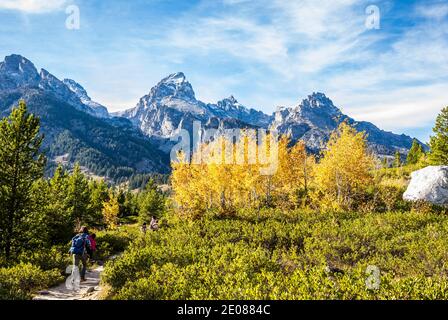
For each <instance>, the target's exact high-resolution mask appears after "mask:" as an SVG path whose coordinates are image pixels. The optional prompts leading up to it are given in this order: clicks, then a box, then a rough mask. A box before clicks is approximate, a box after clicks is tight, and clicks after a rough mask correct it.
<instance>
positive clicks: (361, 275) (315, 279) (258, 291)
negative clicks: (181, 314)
mask: <svg viewBox="0 0 448 320" xmlns="http://www.w3.org/2000/svg"><path fill="white" fill-rule="evenodd" d="M167 219H168V220H167V222H166V224H165V226H164V228H161V229H160V231H158V232H148V234H147V235H146V237H139V238H138V239H137V240H135V241H133V242H132V243H131V244H130V245H129V247H128V248H127V249H126V250H125V252H124V254H123V255H122V256H120V257H119V258H117V259H116V260H114V261H112V262H110V263H108V264H107V265H106V269H105V272H104V274H103V280H104V281H105V282H106V283H108V284H109V285H110V286H111V293H112V296H113V297H114V298H115V299H432V298H434V297H436V298H437V299H439V298H440V299H443V298H444V297H446V296H447V294H448V293H447V287H448V286H447V285H446V284H445V283H446V280H447V279H446V275H447V274H448V265H446V261H448V251H447V250H446V238H447V237H448V217H447V216H446V215H441V214H439V213H437V212H429V213H426V214H422V213H421V212H417V211H411V212H409V211H407V212H386V213H363V214H361V213H356V212H339V213H331V212H324V213H319V212H313V211H309V210H308V211H307V210H304V211H302V210H301V211H292V212H281V211H279V210H275V209H273V210H267V209H264V210H261V211H259V212H254V211H252V212H251V211H241V212H240V213H239V214H238V216H236V217H234V218H216V217H214V216H213V215H211V216H208V217H207V218H204V219H201V220H197V221H194V222H193V221H183V220H180V219H177V218H175V217H170V216H168V217H167ZM369 265H375V266H377V267H378V268H379V269H380V271H381V286H380V289H379V290H369V289H367V288H366V284H365V281H366V278H367V275H366V269H367V266H369ZM328 270H330V272H329V271H328ZM331 270H338V271H336V272H333V271H331Z"/></svg>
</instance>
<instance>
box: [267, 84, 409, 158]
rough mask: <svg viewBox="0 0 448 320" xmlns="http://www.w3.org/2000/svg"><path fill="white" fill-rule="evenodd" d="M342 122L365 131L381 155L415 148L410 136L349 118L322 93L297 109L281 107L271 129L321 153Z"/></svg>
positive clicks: (402, 152)
mask: <svg viewBox="0 0 448 320" xmlns="http://www.w3.org/2000/svg"><path fill="white" fill-rule="evenodd" d="M343 121H347V122H348V123H350V124H351V125H353V126H354V127H355V128H356V129H357V130H358V131H364V132H366V133H367V141H368V144H369V147H370V148H371V150H373V151H374V152H375V153H376V154H378V155H383V156H387V155H393V154H394V153H395V152H396V151H398V152H400V153H401V154H406V153H407V152H408V150H409V149H410V148H411V146H412V141H413V139H412V138H411V137H409V136H406V135H397V134H394V133H392V132H386V131H383V130H381V129H379V128H378V127H376V126H375V125H373V124H372V123H370V122H363V121H361V122H358V121H355V120H354V119H352V118H350V117H348V116H347V115H345V114H343V113H342V112H341V110H340V109H339V108H338V107H336V106H335V105H334V104H333V102H332V101H331V100H330V99H329V98H327V97H326V96H325V94H323V93H313V94H312V95H310V96H308V97H307V98H306V99H304V100H303V101H302V103H300V104H299V105H298V106H296V107H295V108H279V109H278V110H277V111H276V112H275V113H274V121H273V122H272V124H271V126H270V129H272V130H277V131H278V132H279V133H280V134H286V135H289V136H290V137H291V139H292V140H294V141H297V140H303V141H305V144H306V146H307V147H308V149H310V150H311V151H313V152H318V151H319V150H321V149H322V148H323V147H324V146H325V144H326V142H327V141H328V139H329V137H330V134H331V132H332V131H333V130H335V129H336V128H337V127H338V125H339V124H340V123H341V122H343Z"/></svg>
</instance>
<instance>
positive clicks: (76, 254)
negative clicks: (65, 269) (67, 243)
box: [69, 227, 91, 281]
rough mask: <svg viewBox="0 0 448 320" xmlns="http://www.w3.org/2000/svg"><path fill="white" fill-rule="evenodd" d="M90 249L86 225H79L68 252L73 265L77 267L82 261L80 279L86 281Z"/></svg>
mask: <svg viewBox="0 0 448 320" xmlns="http://www.w3.org/2000/svg"><path fill="white" fill-rule="evenodd" d="M89 250H91V244H90V240H89V231H88V230H87V227H81V229H80V230H79V233H78V234H77V235H76V236H74V237H73V239H72V246H71V248H70V251H69V253H70V254H72V255H73V265H74V266H76V267H77V268H78V269H79V263H80V262H81V263H82V269H81V281H86V270H87V258H88V251H89Z"/></svg>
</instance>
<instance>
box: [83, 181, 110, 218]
mask: <svg viewBox="0 0 448 320" xmlns="http://www.w3.org/2000/svg"><path fill="white" fill-rule="evenodd" d="M89 194H90V201H89V208H88V219H87V220H88V223H89V225H91V226H92V225H96V226H101V225H102V220H103V219H102V218H103V215H102V210H103V204H104V202H105V201H107V200H108V199H109V189H108V186H107V184H106V183H105V182H104V180H100V181H99V182H98V181H95V180H92V181H90V182H89Z"/></svg>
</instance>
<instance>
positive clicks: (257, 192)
mask: <svg viewBox="0 0 448 320" xmlns="http://www.w3.org/2000/svg"><path fill="white" fill-rule="evenodd" d="M274 143H275V145H274ZM289 143H290V141H289V139H288V138H286V137H283V138H281V139H280V140H279V141H278V142H277V141H274V140H273V139H272V137H270V136H269V135H266V136H264V137H263V138H262V141H260V143H257V140H256V138H255V137H253V136H251V135H249V134H247V135H242V137H241V138H240V139H239V140H238V141H237V142H234V141H229V140H228V139H226V138H225V137H220V138H218V139H216V140H215V141H213V142H210V143H207V144H203V145H202V146H201V147H200V148H199V150H200V154H194V155H193V156H192V159H193V160H196V161H193V162H192V163H190V161H189V159H185V155H180V157H179V158H180V161H179V162H176V163H172V168H173V173H172V187H173V191H174V201H175V203H176V204H177V206H178V208H179V209H180V210H179V213H180V214H182V215H186V216H187V217H192V218H195V217H198V216H200V215H202V214H203V213H205V212H206V211H207V210H214V211H217V212H218V213H219V214H221V215H232V214H234V213H235V212H236V211H237V210H238V209H241V208H254V209H257V208H260V207H262V206H274V205H275V206H281V207H285V208H286V207H289V208H295V207H297V206H299V205H303V203H304V199H305V198H306V192H307V189H308V184H309V181H310V180H311V177H312V171H313V165H314V157H311V156H307V154H306V150H305V146H304V144H303V143H302V142H299V143H298V144H296V145H295V146H293V147H289V146H288V145H289ZM198 159H200V160H201V161H198ZM267 159H270V162H269V161H267ZM274 162H275V163H274Z"/></svg>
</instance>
